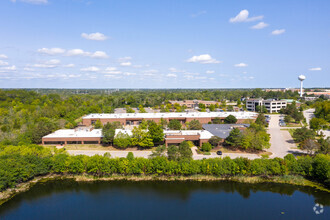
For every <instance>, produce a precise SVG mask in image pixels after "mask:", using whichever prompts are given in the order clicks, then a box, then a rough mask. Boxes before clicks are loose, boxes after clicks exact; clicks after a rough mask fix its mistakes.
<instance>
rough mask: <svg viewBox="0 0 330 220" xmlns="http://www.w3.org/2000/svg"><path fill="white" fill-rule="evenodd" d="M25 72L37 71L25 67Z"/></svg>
mask: <svg viewBox="0 0 330 220" xmlns="http://www.w3.org/2000/svg"><path fill="white" fill-rule="evenodd" d="M23 70H24V71H28V72H33V71H35V69H33V68H30V67H24V68H23Z"/></svg>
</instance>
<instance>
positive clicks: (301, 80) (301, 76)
mask: <svg viewBox="0 0 330 220" xmlns="http://www.w3.org/2000/svg"><path fill="white" fill-rule="evenodd" d="M298 79H299V80H300V97H302V95H303V81H304V80H305V79H306V76H304V75H300V76H298Z"/></svg>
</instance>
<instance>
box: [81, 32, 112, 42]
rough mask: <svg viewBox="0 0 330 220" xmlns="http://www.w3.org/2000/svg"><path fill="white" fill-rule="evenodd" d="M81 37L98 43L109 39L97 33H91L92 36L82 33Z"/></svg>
mask: <svg viewBox="0 0 330 220" xmlns="http://www.w3.org/2000/svg"><path fill="white" fill-rule="evenodd" d="M81 37H83V38H85V39H87V40H97V41H103V40H106V39H108V37H107V36H105V35H104V34H102V33H99V32H96V33H91V34H86V33H82V34H81Z"/></svg>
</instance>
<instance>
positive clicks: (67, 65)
mask: <svg viewBox="0 0 330 220" xmlns="http://www.w3.org/2000/svg"><path fill="white" fill-rule="evenodd" d="M75 66H76V65H74V64H73V63H69V64H66V65H64V66H63V67H66V68H72V67H75Z"/></svg>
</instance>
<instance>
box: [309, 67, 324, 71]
mask: <svg viewBox="0 0 330 220" xmlns="http://www.w3.org/2000/svg"><path fill="white" fill-rule="evenodd" d="M308 70H310V71H321V70H322V68H321V67H313V68H309V69H308Z"/></svg>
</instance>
